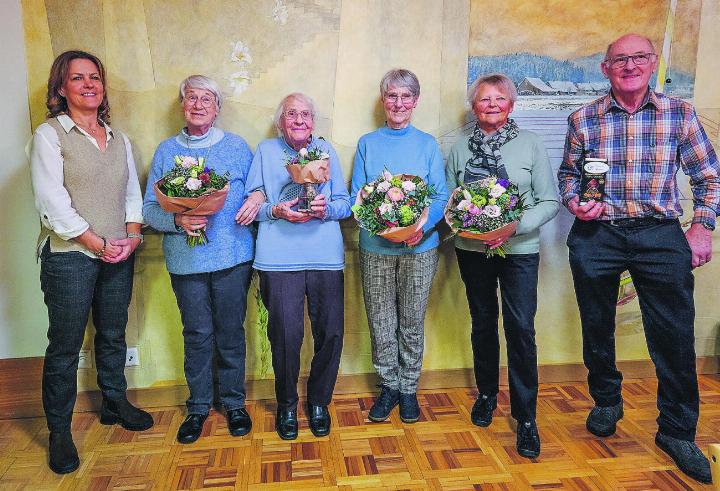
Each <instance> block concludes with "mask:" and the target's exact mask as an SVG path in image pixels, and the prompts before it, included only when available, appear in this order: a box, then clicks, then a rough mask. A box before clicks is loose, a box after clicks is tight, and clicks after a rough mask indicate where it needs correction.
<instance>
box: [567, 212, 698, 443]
mask: <svg viewBox="0 0 720 491" xmlns="http://www.w3.org/2000/svg"><path fill="white" fill-rule="evenodd" d="M621 223H622V222H621ZM567 245H568V248H569V249H570V267H571V269H572V274H573V281H574V283H575V295H576V296H577V302H578V307H579V309H580V320H581V323H582V333H583V357H584V359H585V366H586V367H587V369H588V371H589V374H588V385H589V388H590V394H591V395H592V397H593V399H594V400H595V403H596V404H597V405H598V406H611V405H615V404H618V403H619V402H620V401H621V400H622V396H621V384H622V374H621V373H620V372H619V371H618V369H617V367H616V365H615V310H616V304H617V295H618V285H619V281H620V275H621V274H622V272H623V271H625V270H628V271H629V272H630V274H631V275H632V279H633V283H634V285H635V289H636V290H637V294H638V300H639V301H640V311H641V313H642V319H643V326H644V329H645V338H646V340H647V345H648V351H649V352H650V358H651V359H652V361H653V363H654V364H655V371H656V373H657V378H658V395H657V405H658V409H659V410H660V415H659V416H658V419H657V422H658V431H659V432H660V433H664V434H666V435H668V436H671V437H674V438H679V439H681V440H694V439H695V430H696V427H697V420H698V414H699V395H698V383H697V373H696V369H695V334H694V320H695V305H694V302H693V288H694V277H693V274H692V252H691V250H690V246H689V245H688V242H687V239H686V238H685V234H684V233H683V231H682V228H681V227H680V223H679V222H678V221H677V220H645V221H642V222H640V225H639V226H616V225H611V224H610V223H607V222H599V221H588V222H585V221H581V220H575V223H574V224H573V226H572V229H571V230H570V234H569V235H568V239H567Z"/></svg>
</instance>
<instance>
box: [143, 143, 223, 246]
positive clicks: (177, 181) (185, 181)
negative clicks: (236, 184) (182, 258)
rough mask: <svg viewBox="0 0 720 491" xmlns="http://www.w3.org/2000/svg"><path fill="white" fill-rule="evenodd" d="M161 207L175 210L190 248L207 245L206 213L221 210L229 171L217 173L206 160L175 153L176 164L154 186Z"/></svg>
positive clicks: (178, 224)
mask: <svg viewBox="0 0 720 491" xmlns="http://www.w3.org/2000/svg"><path fill="white" fill-rule="evenodd" d="M153 189H154V191H155V196H156V197H157V200H158V203H159V204H160V207H161V208H162V209H163V210H165V211H167V212H170V213H175V225H177V226H178V227H181V228H182V229H183V230H184V231H185V233H187V235H188V236H187V243H188V245H189V246H190V247H194V246H196V245H203V244H207V241H208V239H207V234H206V233H205V227H206V226H207V216H208V215H213V214H215V213H217V212H218V211H220V210H221V209H222V207H223V205H224V204H225V198H226V197H227V193H228V191H229V189H230V174H229V173H227V172H226V173H225V174H224V175H218V174H217V173H215V171H214V170H213V169H210V168H209V167H205V159H204V158H202V157H201V158H199V159H197V160H196V159H194V158H193V157H188V156H182V155H176V156H175V167H174V168H173V169H172V170H171V171H170V172H168V173H167V174H165V175H164V176H163V177H162V178H161V179H159V180H158V181H157V182H156V183H155V186H154V187H153Z"/></svg>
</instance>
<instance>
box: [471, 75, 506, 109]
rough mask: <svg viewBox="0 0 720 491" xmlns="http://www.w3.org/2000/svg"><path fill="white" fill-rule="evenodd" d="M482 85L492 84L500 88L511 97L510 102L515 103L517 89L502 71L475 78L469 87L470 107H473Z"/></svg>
mask: <svg viewBox="0 0 720 491" xmlns="http://www.w3.org/2000/svg"><path fill="white" fill-rule="evenodd" d="M481 85H491V86H493V87H496V88H498V89H500V91H501V92H503V93H504V94H505V95H506V96H508V99H510V102H512V103H513V104H514V103H515V101H516V100H517V89H516V88H515V84H514V83H513V81H512V80H511V79H510V77H508V76H507V75H505V74H502V73H491V74H489V75H483V76H482V77H478V78H477V80H475V81H474V82H473V83H472V85H470V87H469V88H468V91H467V101H468V104H470V107H472V105H473V103H474V102H475V98H476V97H477V93H478V91H479V90H480V86H481Z"/></svg>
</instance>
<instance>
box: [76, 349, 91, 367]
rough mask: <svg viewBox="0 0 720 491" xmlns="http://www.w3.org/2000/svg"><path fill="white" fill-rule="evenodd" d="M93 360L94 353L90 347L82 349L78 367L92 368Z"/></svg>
mask: <svg viewBox="0 0 720 491" xmlns="http://www.w3.org/2000/svg"><path fill="white" fill-rule="evenodd" d="M92 366H93V360H92V353H91V352H90V350H89V349H84V350H80V361H79V362H78V368H92Z"/></svg>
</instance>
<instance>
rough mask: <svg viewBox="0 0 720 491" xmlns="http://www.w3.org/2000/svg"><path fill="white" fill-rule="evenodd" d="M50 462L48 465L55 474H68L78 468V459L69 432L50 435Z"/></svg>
mask: <svg viewBox="0 0 720 491" xmlns="http://www.w3.org/2000/svg"><path fill="white" fill-rule="evenodd" d="M49 454H50V460H49V462H48V465H49V466H50V469H51V470H52V471H53V472H54V473H55V474H68V473H70V472H73V471H74V470H76V469H77V468H78V467H80V458H79V457H78V453H77V448H75V443H73V439H72V434H71V433H70V432H69V431H58V432H51V433H50V448H49Z"/></svg>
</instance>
